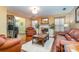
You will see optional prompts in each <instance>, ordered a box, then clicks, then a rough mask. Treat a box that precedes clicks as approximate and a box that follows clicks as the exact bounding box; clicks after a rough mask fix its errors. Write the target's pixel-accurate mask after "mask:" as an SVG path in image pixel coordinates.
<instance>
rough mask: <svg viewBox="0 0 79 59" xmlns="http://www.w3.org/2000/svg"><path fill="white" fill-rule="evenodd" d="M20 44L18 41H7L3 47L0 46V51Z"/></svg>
mask: <svg viewBox="0 0 79 59" xmlns="http://www.w3.org/2000/svg"><path fill="white" fill-rule="evenodd" d="M19 43H21V41H20V40H17V39H16V40H7V41H6V42H5V43H4V44H3V45H1V46H0V49H5V48H10V47H12V46H15V45H17V44H19Z"/></svg>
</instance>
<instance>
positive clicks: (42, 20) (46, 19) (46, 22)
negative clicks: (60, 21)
mask: <svg viewBox="0 0 79 59" xmlns="http://www.w3.org/2000/svg"><path fill="white" fill-rule="evenodd" d="M41 24H49V19H48V18H42V19H41Z"/></svg>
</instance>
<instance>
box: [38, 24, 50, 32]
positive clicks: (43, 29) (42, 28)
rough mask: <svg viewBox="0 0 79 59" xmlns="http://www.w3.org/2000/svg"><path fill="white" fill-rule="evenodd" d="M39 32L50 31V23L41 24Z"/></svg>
mask: <svg viewBox="0 0 79 59" xmlns="http://www.w3.org/2000/svg"><path fill="white" fill-rule="evenodd" d="M39 33H49V25H48V24H44V25H40V27H39Z"/></svg>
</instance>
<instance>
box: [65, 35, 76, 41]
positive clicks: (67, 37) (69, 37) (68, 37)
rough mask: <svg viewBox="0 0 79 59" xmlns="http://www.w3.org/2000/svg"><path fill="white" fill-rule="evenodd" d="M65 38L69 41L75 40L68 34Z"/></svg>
mask: <svg viewBox="0 0 79 59" xmlns="http://www.w3.org/2000/svg"><path fill="white" fill-rule="evenodd" d="M65 38H66V39H67V40H68V41H74V39H73V38H72V37H71V36H70V35H68V34H65Z"/></svg>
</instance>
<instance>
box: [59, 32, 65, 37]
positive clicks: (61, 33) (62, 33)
mask: <svg viewBox="0 0 79 59" xmlns="http://www.w3.org/2000/svg"><path fill="white" fill-rule="evenodd" d="M57 34H59V35H63V36H64V35H65V34H66V33H65V32H57Z"/></svg>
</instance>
